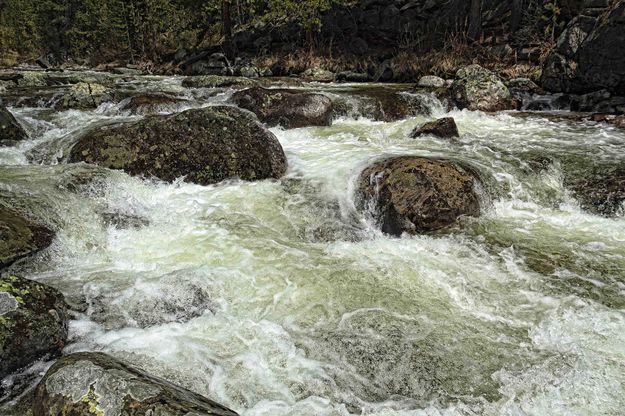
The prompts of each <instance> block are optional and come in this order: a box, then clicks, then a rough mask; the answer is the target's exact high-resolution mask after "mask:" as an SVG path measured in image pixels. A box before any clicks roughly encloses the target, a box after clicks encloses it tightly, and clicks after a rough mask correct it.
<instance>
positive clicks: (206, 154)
mask: <svg viewBox="0 0 625 416" xmlns="http://www.w3.org/2000/svg"><path fill="white" fill-rule="evenodd" d="M69 161H70V162H81V161H84V162H87V163H93V164H96V165H100V166H103V167H107V168H110V169H121V170H124V171H125V172H127V173H129V174H130V175H145V176H155V177H157V178H159V179H162V180H165V181H169V182H171V181H173V180H175V179H177V178H180V177H183V176H184V177H185V179H186V180H187V181H189V182H193V183H197V184H200V185H207V184H212V183H217V182H220V181H223V180H225V179H228V178H240V179H243V180H248V181H251V180H261V179H268V178H279V177H281V176H282V175H283V174H284V172H285V171H286V167H287V160H286V156H285V155H284V151H283V150H282V146H281V145H280V142H279V141H278V139H276V137H275V136H274V135H273V134H272V133H271V132H270V131H268V130H267V129H266V128H265V127H264V126H263V125H262V124H260V123H259V122H258V120H257V119H256V117H254V115H253V114H252V113H250V112H248V111H245V110H241V109H238V108H236V107H232V106H213V107H206V108H201V109H193V110H187V111H184V112H182V113H178V114H172V115H152V116H147V117H146V118H144V119H143V120H140V121H138V122H135V123H126V124H120V125H114V126H109V127H103V128H99V129H96V130H94V131H91V132H89V133H87V134H85V135H84V136H83V137H81V138H80V139H79V140H78V142H77V143H76V145H74V147H73V148H72V150H71V152H70V156H69Z"/></svg>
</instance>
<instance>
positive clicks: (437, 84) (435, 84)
mask: <svg viewBox="0 0 625 416" xmlns="http://www.w3.org/2000/svg"><path fill="white" fill-rule="evenodd" d="M417 86H419V87H421V88H442V87H444V86H445V80H444V79H443V78H441V77H437V76H436V75H425V76H422V77H421V78H419V82H418V83H417Z"/></svg>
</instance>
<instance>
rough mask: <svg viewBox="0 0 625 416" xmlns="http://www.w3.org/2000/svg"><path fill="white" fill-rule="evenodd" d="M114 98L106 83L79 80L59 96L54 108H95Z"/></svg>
mask: <svg viewBox="0 0 625 416" xmlns="http://www.w3.org/2000/svg"><path fill="white" fill-rule="evenodd" d="M112 99H113V93H112V92H111V90H109V89H108V88H107V87H105V86H104V85H101V84H96V83H89V82H79V83H78V84H74V85H72V86H71V87H70V89H69V91H67V92H66V93H64V94H62V95H61V96H60V97H59V98H58V100H57V101H56V102H55V103H54V108H55V109H57V110H68V109H79V110H85V109H93V108H97V107H98V106H99V105H100V104H102V103H104V102H107V101H111V100H112Z"/></svg>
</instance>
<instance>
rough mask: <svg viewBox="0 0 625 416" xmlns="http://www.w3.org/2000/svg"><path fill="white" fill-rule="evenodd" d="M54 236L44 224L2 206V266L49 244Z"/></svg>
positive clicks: (0, 215) (0, 218)
mask: <svg viewBox="0 0 625 416" xmlns="http://www.w3.org/2000/svg"><path fill="white" fill-rule="evenodd" d="M53 237H54V233H53V232H52V231H50V230H49V229H48V228H46V227H44V226H43V225H40V224H37V223H35V222H33V221H31V220H28V219H27V218H25V217H23V216H22V215H20V214H18V213H17V212H14V211H12V210H9V209H7V208H4V207H1V206H0V268H2V267H6V266H8V265H10V264H11V263H13V262H14V261H16V260H18V259H20V258H22V257H25V256H28V255H30V254H33V253H35V252H37V251H39V250H41V249H43V248H45V247H47V246H49V245H50V243H51V242H52V238H53Z"/></svg>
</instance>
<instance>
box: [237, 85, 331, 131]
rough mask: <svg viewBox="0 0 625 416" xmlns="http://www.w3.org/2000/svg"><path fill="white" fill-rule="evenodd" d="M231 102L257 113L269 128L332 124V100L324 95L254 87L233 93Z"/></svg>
mask: <svg viewBox="0 0 625 416" xmlns="http://www.w3.org/2000/svg"><path fill="white" fill-rule="evenodd" d="M232 101H233V102H234V103H235V104H236V105H238V106H239V107H241V108H245V109H247V110H250V111H252V112H254V113H255V114H256V115H257V116H258V118H259V119H260V120H261V121H262V122H264V123H266V124H267V125H269V126H277V125H281V126H283V127H285V128H298V127H306V126H329V125H331V124H332V101H331V100H330V99H329V98H328V97H326V96H325V95H322V94H314V93H308V92H300V91H293V90H286V89H266V88H261V87H254V88H249V89H247V90H243V91H238V92H236V93H234V95H233V96H232Z"/></svg>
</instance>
